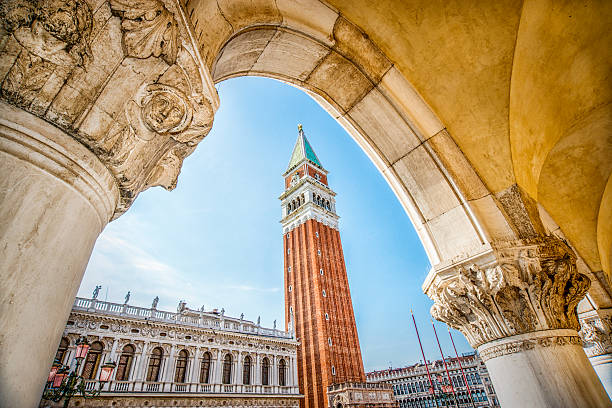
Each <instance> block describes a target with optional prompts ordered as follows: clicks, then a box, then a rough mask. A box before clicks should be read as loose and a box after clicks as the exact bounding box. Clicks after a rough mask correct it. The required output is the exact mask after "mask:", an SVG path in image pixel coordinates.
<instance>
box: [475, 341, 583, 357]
mask: <svg viewBox="0 0 612 408" xmlns="http://www.w3.org/2000/svg"><path fill="white" fill-rule="evenodd" d="M569 344H573V345H576V346H582V341H581V340H580V337H578V336H571V335H569V336H546V337H536V338H530V339H523V340H517V341H509V342H505V343H502V344H497V345H493V346H491V347H487V345H484V346H481V347H480V348H479V349H478V354H479V355H480V358H482V360H483V361H487V360H490V359H492V358H495V357H500V356H505V355H508V354H513V353H519V352H523V351H527V350H533V349H535V348H538V347H551V346H565V345H569Z"/></svg>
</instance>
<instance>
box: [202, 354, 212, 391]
mask: <svg viewBox="0 0 612 408" xmlns="http://www.w3.org/2000/svg"><path fill="white" fill-rule="evenodd" d="M210 360H211V357H210V353H209V352H208V351H207V352H206V353H204V355H203V356H202V364H201V365H200V382H201V383H204V384H208V382H209V380H210Z"/></svg>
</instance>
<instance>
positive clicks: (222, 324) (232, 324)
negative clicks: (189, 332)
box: [72, 297, 293, 339]
mask: <svg viewBox="0 0 612 408" xmlns="http://www.w3.org/2000/svg"><path fill="white" fill-rule="evenodd" d="M72 310H73V311H81V312H87V313H99V314H101V315H105V316H109V315H111V316H112V315H115V316H118V317H123V318H130V319H137V320H142V321H155V322H162V323H170V324H180V325H183V326H190V327H195V328H204V329H206V328H208V329H214V330H220V331H223V332H233V333H245V334H251V335H253V334H254V335H258V336H269V337H277V338H281V339H292V338H293V333H291V332H289V331H288V332H286V331H282V330H277V329H274V328H273V329H269V328H264V327H261V326H260V325H258V324H256V323H253V322H251V321H248V320H242V319H237V318H233V317H228V316H223V315H222V314H219V313H218V312H203V311H194V310H191V309H187V310H186V311H184V312H180V313H174V312H167V311H162V310H157V309H155V308H144V307H138V306H131V305H128V304H121V303H112V302H104V301H100V300H97V299H85V298H80V297H77V298H76V299H75V301H74V305H73V308H72Z"/></svg>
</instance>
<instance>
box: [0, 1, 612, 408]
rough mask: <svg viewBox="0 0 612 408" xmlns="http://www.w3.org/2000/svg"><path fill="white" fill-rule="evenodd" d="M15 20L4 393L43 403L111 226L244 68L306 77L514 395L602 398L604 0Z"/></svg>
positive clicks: (4, 46)
mask: <svg viewBox="0 0 612 408" xmlns="http://www.w3.org/2000/svg"><path fill="white" fill-rule="evenodd" d="M0 17H1V19H2V29H1V30H0V48H1V50H2V51H1V53H0V81H1V82H0V83H1V85H0V96H1V99H2V101H1V102H0V220H1V221H0V241H1V242H0V259H2V261H1V263H0V277H1V279H2V286H1V287H0V405H1V406H7V407H9V406H10V407H14V406H19V407H34V406H36V405H37V403H38V401H39V398H40V393H41V391H42V388H43V385H44V381H45V379H46V373H48V368H49V367H50V365H51V362H52V358H53V356H54V353H55V350H56V349H57V345H58V344H59V342H60V335H61V332H62V330H63V327H64V323H65V319H66V318H67V316H68V314H69V311H70V307H71V305H72V302H73V299H74V296H75V294H76V291H77V288H78V286H79V283H80V280H81V277H82V275H83V273H84V270H85V267H86V264H87V261H88V259H89V256H90V254H91V251H92V248H93V245H94V242H95V240H96V238H97V236H98V235H99V234H100V232H101V231H102V229H103V228H104V227H105V225H106V224H107V223H108V222H109V221H111V220H112V219H115V218H117V217H119V216H120V215H121V214H122V213H124V212H125V211H127V210H128V209H129V207H130V205H131V203H132V202H133V201H134V200H135V199H136V197H137V195H138V194H139V192H141V191H143V190H145V189H147V188H149V187H152V186H162V187H164V188H166V189H169V190H171V189H173V188H174V187H175V186H176V183H177V177H178V174H179V172H180V168H181V164H182V160H183V159H184V158H185V157H186V156H187V155H189V154H190V153H191V152H192V151H193V150H194V149H195V148H196V146H197V144H198V143H199V141H200V140H202V138H204V137H205V136H206V134H207V133H208V132H209V130H210V129H211V127H212V122H213V118H214V113H215V111H216V110H217V108H218V106H219V103H220V101H219V97H218V95H217V93H216V90H215V87H214V84H215V83H216V82H220V81H223V80H225V79H227V78H231V77H235V76H240V75H259V76H266V77H271V78H276V79H279V80H281V81H284V82H286V83H289V84H292V85H294V86H297V87H299V88H301V89H303V90H304V91H306V92H307V93H309V94H310V95H311V96H312V97H313V98H315V99H316V100H317V101H318V102H319V103H320V104H321V105H322V106H323V107H324V108H325V109H327V110H328V112H329V113H330V114H331V115H333V116H334V117H335V118H336V119H337V120H338V121H339V122H340V123H341V124H342V125H343V126H344V128H345V129H346V130H347V131H348V133H349V134H350V135H351V136H352V137H353V138H354V139H355V141H356V142H357V143H358V144H359V145H360V146H361V147H362V148H363V149H364V151H365V152H366V153H367V154H368V155H369V157H370V158H371V160H372V161H373V162H374V163H375V165H376V166H377V167H378V169H379V170H380V172H381V173H382V174H383V175H384V177H385V178H386V180H387V181H388V183H389V184H390V185H391V187H392V188H393V190H394V191H395V193H396V195H397V197H398V199H399V200H400V201H401V203H402V204H403V206H404V208H405V209H406V212H407V214H408V216H409V217H410V219H411V220H412V222H413V224H414V226H415V228H416V230H417V232H418V234H419V236H420V238H421V241H422V243H423V245H424V247H425V249H426V251H427V254H428V256H429V259H430V261H431V264H432V265H433V267H432V269H431V271H430V273H429V275H428V277H427V279H426V281H425V282H424V286H423V289H424V291H425V292H426V293H427V295H428V296H430V297H431V298H432V299H433V300H434V301H435V304H434V306H433V308H432V314H433V316H434V317H435V318H436V319H439V320H441V321H444V322H447V323H448V324H449V325H451V326H453V327H455V328H457V329H459V330H461V331H462V332H463V333H464V334H465V336H466V337H467V339H468V340H469V342H470V343H471V344H472V346H473V347H475V348H477V349H478V350H479V352H480V355H481V356H482V358H483V359H484V360H486V364H487V367H488V369H489V372H490V374H491V378H492V381H493V382H494V384H495V388H496V390H497V392H498V396H499V399H500V402H501V403H502V405H504V406H509V407H512V406H529V407H545V406H564V407H579V406H582V407H585V406H610V405H611V404H610V401H609V399H608V396H607V395H606V392H605V390H604V388H603V387H602V385H601V382H600V380H599V378H601V379H602V381H603V382H604V383H605V384H606V386H607V387H608V390H609V391H610V389H611V382H612V375H611V374H610V372H611V367H612V365H611V361H612V358H611V354H610V353H611V352H612V345H611V341H610V340H611V338H610V324H611V316H612V313H610V308H611V307H612V298H611V295H612V290H611V287H610V273H611V272H612V270H611V264H612V252H611V250H612V185H611V182H610V173H611V170H612V160H610V158H611V157H612V105H611V104H610V101H611V95H612V86H611V80H610V72H612V70H611V66H612V63H611V62H612V61H611V60H612V53H610V49H612V32H611V31H610V30H609V27H610V23H611V22H612V2H609V1H604V0H600V1H583V2H579V1H572V0H568V1H564V2H558V1H553V0H525V1H519V0H501V1H495V2H493V1H475V2H465V1H429V0H427V1H425V0H410V1H401V0H384V1H377V2H371V1H367V0H327V1H318V0H192V1H185V0H139V1H135V0H53V1H42V0H38V1H37V0H32V1H27V0H2V1H1V2H0ZM577 308H578V310H577ZM577 313H578V314H577ZM580 322H582V330H580V329H581V327H580ZM579 330H580V335H582V338H583V340H582V341H581V339H580V337H579V333H578V331H579ZM582 345H584V346H586V348H585V349H583V347H582ZM584 350H586V351H587V352H588V353H589V358H590V360H591V361H590V362H591V363H592V364H590V362H589V359H588V358H587V355H586V354H585V351H584ZM596 370H597V372H596ZM597 374H599V378H598V375H597Z"/></svg>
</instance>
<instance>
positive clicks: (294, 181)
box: [291, 173, 300, 186]
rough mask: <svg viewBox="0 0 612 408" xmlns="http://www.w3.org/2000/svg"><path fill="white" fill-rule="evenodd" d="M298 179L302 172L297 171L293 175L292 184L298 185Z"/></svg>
mask: <svg viewBox="0 0 612 408" xmlns="http://www.w3.org/2000/svg"><path fill="white" fill-rule="evenodd" d="M298 181H300V174H299V173H295V174H294V175H293V177H292V178H291V185H292V186H294V185H296V184H297V182H298Z"/></svg>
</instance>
